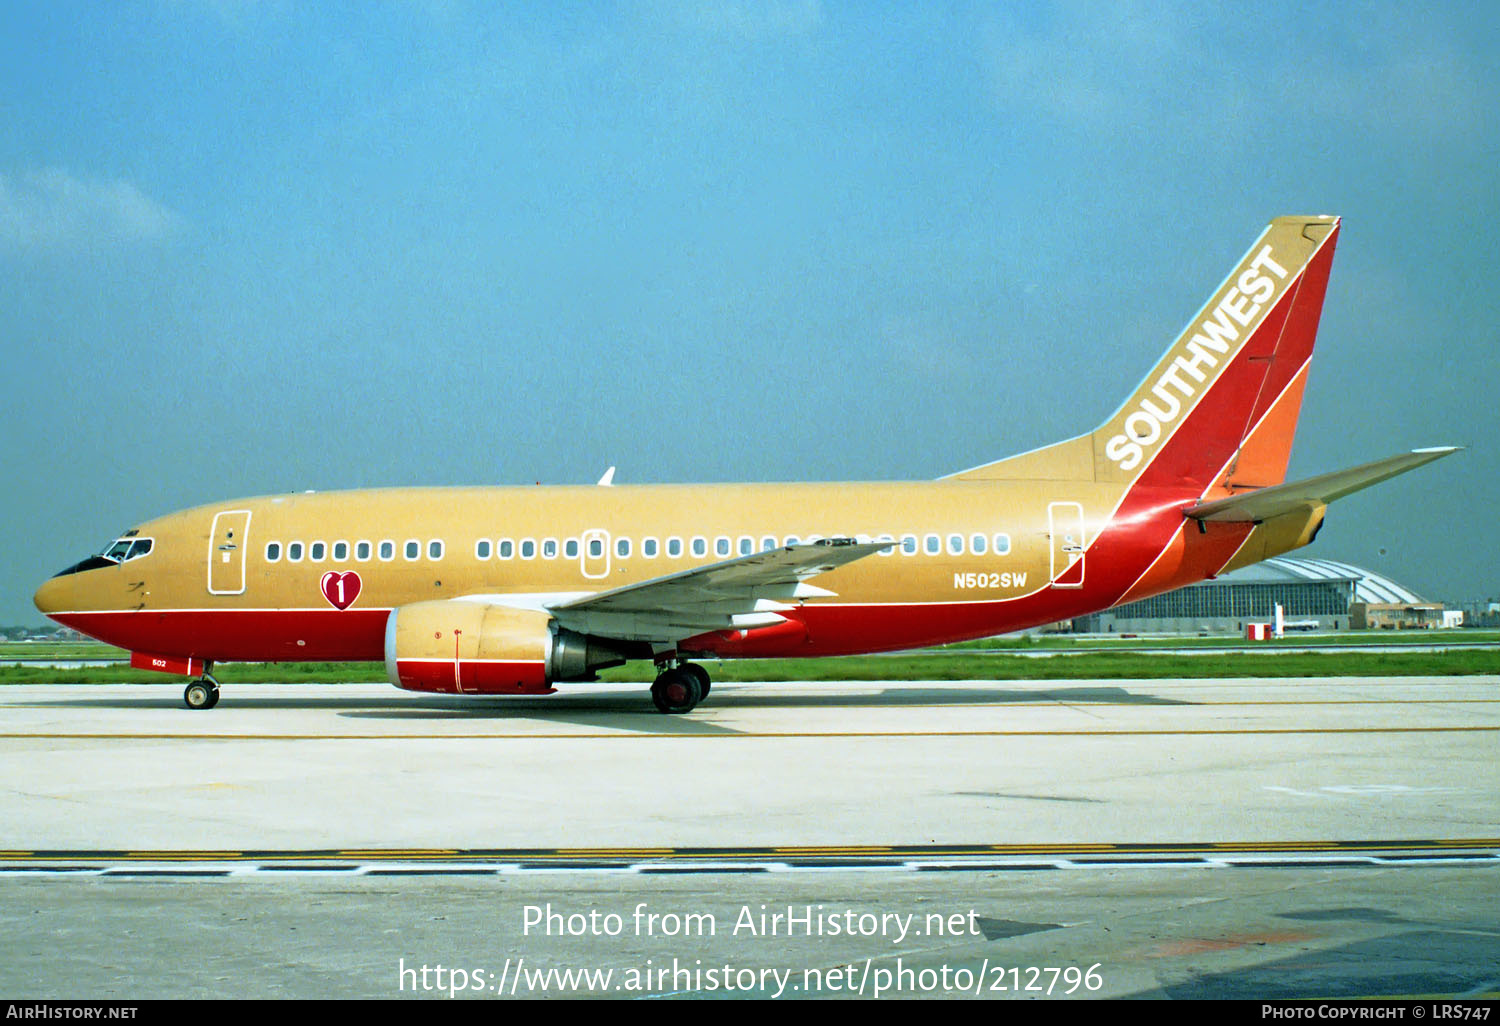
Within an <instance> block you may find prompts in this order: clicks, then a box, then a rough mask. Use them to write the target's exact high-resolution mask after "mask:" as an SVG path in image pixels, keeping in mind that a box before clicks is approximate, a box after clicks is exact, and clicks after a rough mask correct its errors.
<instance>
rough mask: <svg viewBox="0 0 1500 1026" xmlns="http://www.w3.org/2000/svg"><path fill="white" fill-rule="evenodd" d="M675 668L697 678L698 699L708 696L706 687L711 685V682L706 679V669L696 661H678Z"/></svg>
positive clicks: (701, 699)
mask: <svg viewBox="0 0 1500 1026" xmlns="http://www.w3.org/2000/svg"><path fill="white" fill-rule="evenodd" d="M677 668H678V669H679V670H686V671H687V672H688V673H691V674H692V675H693V676H694V677H697V678H698V701H700V702H701V701H703V700H704V699H705V698H707V697H708V689H709V688H710V687H711V686H712V683H711V682H710V681H709V679H708V671H707V670H705V669H704V668H703V667H701V666H699V665H698V664H697V663H679V664H678V666H677Z"/></svg>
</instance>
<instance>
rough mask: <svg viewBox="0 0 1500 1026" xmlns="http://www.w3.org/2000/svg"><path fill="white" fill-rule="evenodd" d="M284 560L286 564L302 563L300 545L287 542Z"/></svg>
mask: <svg viewBox="0 0 1500 1026" xmlns="http://www.w3.org/2000/svg"><path fill="white" fill-rule="evenodd" d="M286 559H287V562H288V563H300V562H302V543H301V542H288V543H287V547H286Z"/></svg>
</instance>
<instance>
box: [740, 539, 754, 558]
mask: <svg viewBox="0 0 1500 1026" xmlns="http://www.w3.org/2000/svg"><path fill="white" fill-rule="evenodd" d="M754 551H755V539H754V538H751V537H748V536H746V537H743V538H741V539H740V555H742V556H748V555H750V553H752V552H754Z"/></svg>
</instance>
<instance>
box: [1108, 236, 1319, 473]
mask: <svg viewBox="0 0 1500 1026" xmlns="http://www.w3.org/2000/svg"><path fill="white" fill-rule="evenodd" d="M1338 228H1339V223H1338V219H1337V218H1334V217H1278V218H1276V219H1275V220H1273V221H1272V222H1271V224H1270V226H1269V227H1267V229H1266V230H1265V232H1264V233H1262V235H1261V236H1260V238H1258V239H1256V240H1255V243H1254V245H1252V246H1251V247H1250V250H1249V252H1247V253H1246V254H1245V256H1244V257H1243V258H1242V259H1241V260H1240V262H1239V264H1238V265H1237V266H1236V267H1235V269H1234V270H1233V271H1231V272H1230V274H1229V277H1227V278H1225V279H1224V281H1223V283H1222V284H1221V285H1220V286H1219V288H1218V289H1217V290H1216V291H1215V292H1214V294H1213V296H1212V297H1211V298H1210V299H1209V301H1208V303H1207V304H1205V305H1204V307H1203V309H1201V310H1199V311H1198V313H1197V315H1196V316H1194V318H1193V319H1192V321H1190V322H1189V323H1188V326H1187V328H1185V329H1184V330H1183V332H1182V334H1181V336H1179V337H1178V339H1177V341H1176V342H1174V343H1173V344H1172V346H1171V348H1169V349H1168V350H1167V352H1166V354H1165V355H1164V356H1162V358H1161V360H1160V361H1159V362H1158V363H1157V365H1156V366H1155V367H1154V368H1153V369H1152V371H1151V373H1150V374H1148V375H1147V376H1146V380H1145V381H1144V382H1142V383H1141V386H1140V387H1139V388H1138V389H1137V390H1136V392H1135V394H1134V395H1132V396H1131V397H1130V398H1129V399H1128V400H1126V402H1125V404H1124V405H1123V406H1121V407H1120V409H1119V410H1118V411H1116V413H1115V414H1114V415H1113V416H1112V417H1110V418H1109V420H1107V421H1105V423H1104V424H1103V425H1102V426H1101V427H1100V428H1099V429H1098V430H1097V431H1095V432H1094V433H1093V435H1092V438H1093V449H1094V476H1095V479H1096V480H1099V481H1113V482H1120V483H1131V482H1134V481H1136V480H1139V479H1141V478H1143V477H1146V476H1147V475H1149V477H1150V479H1151V480H1152V481H1153V482H1154V483H1159V484H1174V485H1177V484H1185V483H1192V484H1195V485H1198V486H1200V487H1201V488H1202V489H1203V490H1205V491H1208V490H1210V489H1213V488H1214V487H1215V486H1216V485H1218V486H1222V487H1228V488H1230V489H1231V490H1232V489H1233V487H1235V486H1240V487H1264V486H1266V485H1273V484H1278V483H1280V482H1281V480H1282V479H1283V478H1284V476H1285V474H1286V463H1287V459H1288V457H1289V456H1290V453H1291V444H1292V435H1293V432H1294V431H1295V428H1296V424H1297V414H1298V412H1299V410H1300V408H1301V402H1302V389H1303V385H1304V384H1305V382H1306V379H1307V366H1308V362H1309V360H1310V359H1311V358H1312V350H1313V341H1314V338H1315V337H1316V334H1317V329H1318V317H1319V314H1320V313H1321V311H1322V308H1323V295H1324V292H1325V291H1326V288H1327V285H1328V268H1329V264H1330V262H1331V260H1332V257H1333V248H1334V244H1335V241H1336V239H1337V236H1338ZM1252 479H1253V480H1252Z"/></svg>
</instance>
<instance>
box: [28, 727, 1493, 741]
mask: <svg viewBox="0 0 1500 1026" xmlns="http://www.w3.org/2000/svg"><path fill="white" fill-rule="evenodd" d="M707 725H709V726H712V725H713V724H707ZM1496 731H1500V724H1493V725H1478V726H1476V725H1467V726H1455V727H1223V728H1207V727H1205V728H1193V727H1181V728H1171V727H1153V728H1140V729H1131V728H1120V729H1104V730H825V731H817V730H808V731H795V730H776V731H733V730H731V731H727V732H725V733H722V734H670V733H662V734H658V733H633V732H629V731H624V730H621V731H617V732H612V733H597V732H590V733H576V734H569V733H536V734H524V733H508V734H474V733H455V734H164V733H149V734H143V733H120V734H103V733H63V732H53V731H42V732H37V733H19V732H12V733H0V740H32V741H755V740H762V741H776V740H801V739H818V738H902V737H908V738H918V737H1224V736H1236V735H1271V734H1462V733H1484V732H1491V733H1493V732H1496Z"/></svg>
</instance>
